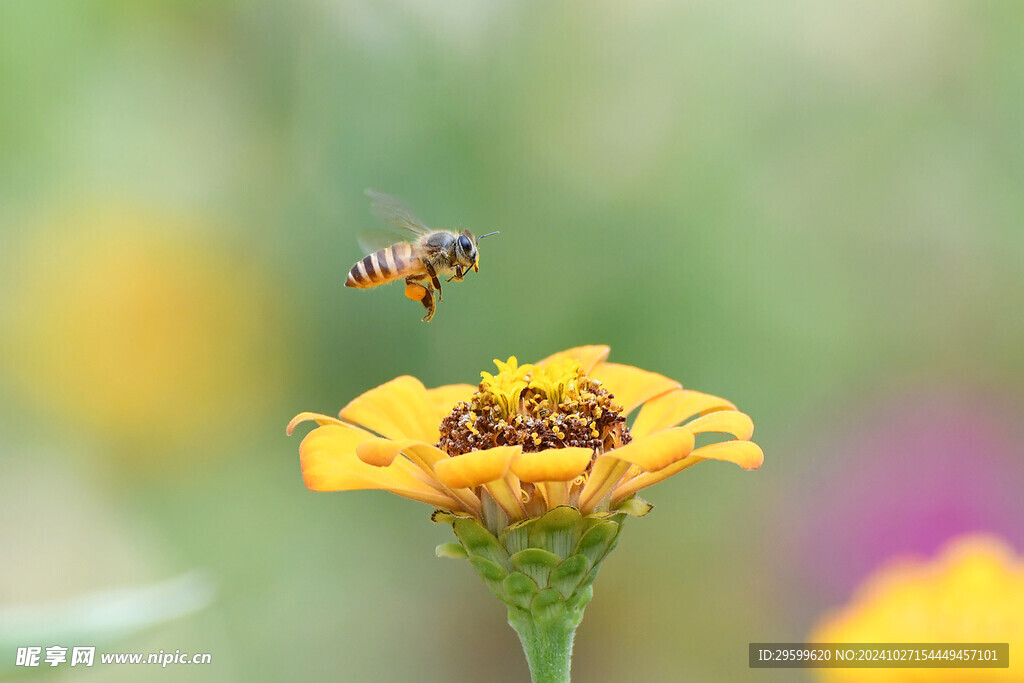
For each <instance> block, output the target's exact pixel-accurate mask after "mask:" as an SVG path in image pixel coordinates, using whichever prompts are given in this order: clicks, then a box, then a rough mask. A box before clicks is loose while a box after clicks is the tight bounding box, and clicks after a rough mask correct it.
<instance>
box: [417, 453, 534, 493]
mask: <svg viewBox="0 0 1024 683" xmlns="http://www.w3.org/2000/svg"><path fill="white" fill-rule="evenodd" d="M520 451H521V447H520V446H498V447H496V448H488V449H487V450H483V451H471V452H469V453H464V454H463V455H457V456H455V457H454V458H448V459H447V460H442V461H441V462H438V463H437V464H436V465H434V473H435V474H436V475H437V478H438V479H439V480H440V481H441V482H442V483H443V484H445V485H446V486H450V487H452V488H469V487H473V486H482V485H483V484H487V483H489V482H492V481H495V480H498V479H501V478H502V477H504V476H505V473H506V472H508V467H509V464H510V463H511V462H512V458H513V457H514V456H515V455H517V454H518V453H519V452H520Z"/></svg>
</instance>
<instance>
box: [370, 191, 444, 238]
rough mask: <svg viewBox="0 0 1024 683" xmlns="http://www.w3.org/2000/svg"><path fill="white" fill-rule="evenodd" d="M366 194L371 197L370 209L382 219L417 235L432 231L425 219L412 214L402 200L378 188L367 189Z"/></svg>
mask: <svg viewBox="0 0 1024 683" xmlns="http://www.w3.org/2000/svg"><path fill="white" fill-rule="evenodd" d="M366 196H367V197H369V198H370V211H371V212H373V215H374V216H377V217H378V218H380V219H381V220H383V221H387V222H388V223H390V224H391V225H394V226H397V227H399V228H402V229H403V230H408V231H409V232H411V233H413V234H414V235H417V236H420V235H426V234H427V233H429V232H431V230H430V228H428V227H427V226H426V225H424V224H423V221H421V220H420V219H419V218H416V216H414V215H412V212H411V211H409V209H407V208H406V206H405V204H403V203H402V200H400V199H397V198H395V197H392V196H391V195H389V194H384V193H383V192H377V191H376V190H367V191H366Z"/></svg>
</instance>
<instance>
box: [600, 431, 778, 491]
mask: <svg viewBox="0 0 1024 683" xmlns="http://www.w3.org/2000/svg"><path fill="white" fill-rule="evenodd" d="M705 460H725V461H726V462H731V463H735V464H737V465H739V466H740V467H742V468H743V469H745V470H756V469H757V468H758V467H760V466H761V463H763V462H764V452H763V451H762V450H761V447H760V446H758V445H757V444H756V443H753V442H751V441H723V442H721V443H713V444H710V445H708V446H702V447H700V448H697V449H694V451H693V452H692V453H690V454H689V455H688V456H686V457H685V458H683V459H682V460H679V461H677V462H674V463H672V464H671V465H669V466H668V467H665V468H664V469H661V470H659V471H657V472H645V473H643V474H641V475H639V476H637V477H634V478H633V479H630V480H629V481H627V482H625V483H623V484H622V485H621V486H619V487H618V488H617V489H615V491H614V493H613V494H612V504H613V505H614V504H615V503H616V502H618V501H620V500H622V499H623V498H625V497H626V496H628V495H630V494H633V493H636V492H637V491H639V490H640V489H642V488H646V487H648V486H651V485H653V484H657V483H658V482H659V481H662V480H663V479H668V478H669V477H671V476H672V475H673V474H677V473H679V472H681V471H683V470H685V469H686V468H688V467H692V466H693V465H696V464H697V463H699V462H704V461H705Z"/></svg>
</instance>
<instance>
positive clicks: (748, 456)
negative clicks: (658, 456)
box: [690, 441, 764, 470]
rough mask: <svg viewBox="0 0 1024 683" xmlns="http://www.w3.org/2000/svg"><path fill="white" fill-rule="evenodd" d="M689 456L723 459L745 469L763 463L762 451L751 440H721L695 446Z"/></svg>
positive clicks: (751, 468) (755, 467) (756, 466)
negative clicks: (698, 446)
mask: <svg viewBox="0 0 1024 683" xmlns="http://www.w3.org/2000/svg"><path fill="white" fill-rule="evenodd" d="M690 457H691V458H701V459H702V460H724V461H725V462H731V463H733V464H734V465H739V466H740V467H742V468H743V469H745V470H756V469H757V468H758V467H760V466H761V465H763V464H764V451H762V450H761V447H760V446H758V445H757V444H756V443H754V442H753V441H722V442H721V443H712V444H708V445H707V446H701V447H700V448H695V449H694V450H693V452H692V453H690Z"/></svg>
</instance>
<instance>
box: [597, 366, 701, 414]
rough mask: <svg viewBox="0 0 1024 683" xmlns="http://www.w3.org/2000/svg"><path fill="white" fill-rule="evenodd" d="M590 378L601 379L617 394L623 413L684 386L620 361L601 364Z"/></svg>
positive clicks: (609, 389)
mask: <svg viewBox="0 0 1024 683" xmlns="http://www.w3.org/2000/svg"><path fill="white" fill-rule="evenodd" d="M590 378H591V379H596V380H599V381H600V382H601V383H602V384H604V387H605V389H607V390H608V391H610V392H612V394H614V395H615V400H616V401H617V402H619V403H621V404H622V414H623V415H628V414H629V413H631V412H633V409H634V408H636V407H637V406H639V405H641V404H642V403H644V402H645V401H649V400H651V399H652V398H654V397H655V396H660V395H662V394H664V393H666V392H669V391H672V390H673V389H681V388H682V385H681V384H679V382H677V381H675V380H674V379H669V378H668V377H665V376H664V375H659V374H658V373H656V372H648V371H647V370H641V369H640V368H634V367H633V366H632V365H619V364H618V363H601V364H599V365H598V366H597V367H595V368H594V369H593V370H592V371H591V372H590Z"/></svg>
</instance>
